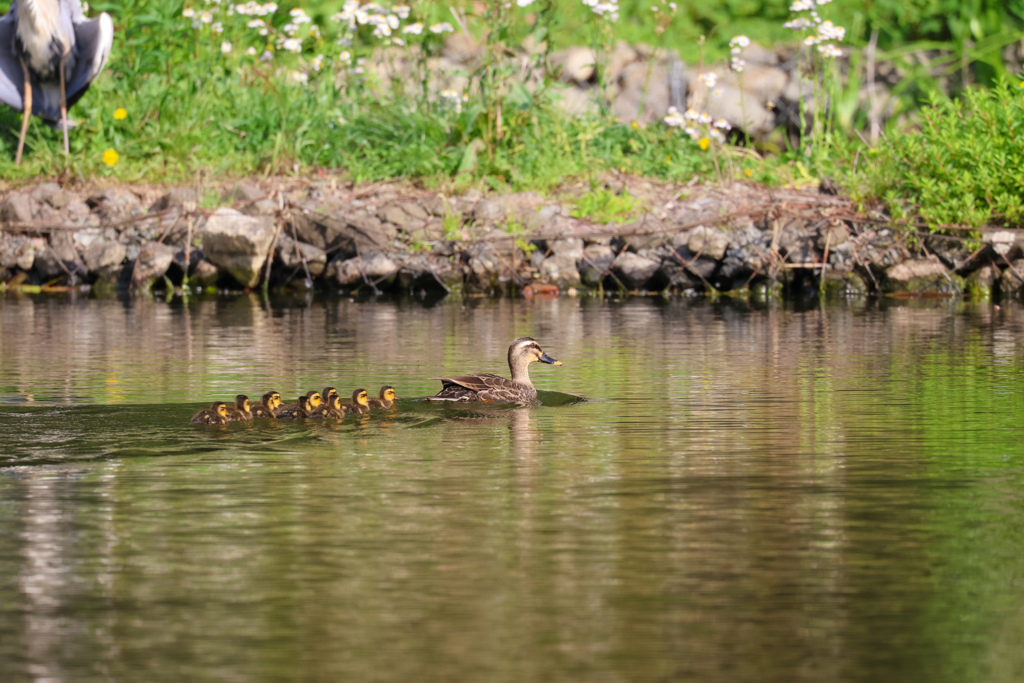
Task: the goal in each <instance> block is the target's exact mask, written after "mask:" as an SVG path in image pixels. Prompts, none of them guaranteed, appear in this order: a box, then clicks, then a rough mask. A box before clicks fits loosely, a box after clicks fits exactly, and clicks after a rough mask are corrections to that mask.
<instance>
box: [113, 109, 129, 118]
mask: <svg viewBox="0 0 1024 683" xmlns="http://www.w3.org/2000/svg"><path fill="white" fill-rule="evenodd" d="M114 118H115V119H117V120H118V121H120V120H121V119H125V118H128V112H127V111H126V110H125V108H124V107H118V108H117V109H115V110H114Z"/></svg>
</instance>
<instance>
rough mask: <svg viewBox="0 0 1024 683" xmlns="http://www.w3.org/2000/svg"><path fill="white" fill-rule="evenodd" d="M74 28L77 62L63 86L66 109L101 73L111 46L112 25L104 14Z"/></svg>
mask: <svg viewBox="0 0 1024 683" xmlns="http://www.w3.org/2000/svg"><path fill="white" fill-rule="evenodd" d="M74 27H75V47H76V49H77V50H78V60H77V61H76V62H75V70H74V73H72V74H71V79H70V81H69V82H68V84H67V100H68V108H70V107H71V105H73V104H74V103H75V102H77V101H78V100H79V99H80V98H81V97H82V95H84V94H85V91H86V90H88V89H89V86H90V85H91V84H92V82H93V79H95V78H96V76H98V75H99V73H100V71H102V70H103V66H104V65H105V64H106V63H107V56H108V55H110V46H111V45H113V44H114V22H112V21H111V20H110V15H109V14H107V13H106V12H103V13H102V14H100V15H99V16H98V17H96V18H95V19H86V20H84V21H80V22H78V23H75V24H74Z"/></svg>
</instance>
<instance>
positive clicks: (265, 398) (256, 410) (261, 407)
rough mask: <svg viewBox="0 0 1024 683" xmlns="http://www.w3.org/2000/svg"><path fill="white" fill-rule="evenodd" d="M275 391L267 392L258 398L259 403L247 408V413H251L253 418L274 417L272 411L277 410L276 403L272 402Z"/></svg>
mask: <svg viewBox="0 0 1024 683" xmlns="http://www.w3.org/2000/svg"><path fill="white" fill-rule="evenodd" d="M276 393H277V392H275V391H268V392H267V393H265V394H263V395H262V396H260V402H259V403H257V404H256V405H254V406H249V412H250V413H252V416H253V417H275V415H274V411H275V410H276V409H277V402H276V401H275V400H274V394H276Z"/></svg>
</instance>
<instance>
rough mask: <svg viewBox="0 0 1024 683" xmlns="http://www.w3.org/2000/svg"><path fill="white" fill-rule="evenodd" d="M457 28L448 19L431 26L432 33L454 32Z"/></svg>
mask: <svg viewBox="0 0 1024 683" xmlns="http://www.w3.org/2000/svg"><path fill="white" fill-rule="evenodd" d="M454 30H455V28H454V27H453V26H452V25H451V24H449V23H448V22H447V21H442V22H441V23H440V24H434V25H433V26H431V27H430V32H431V33H438V34H440V33H452V32H453V31H454Z"/></svg>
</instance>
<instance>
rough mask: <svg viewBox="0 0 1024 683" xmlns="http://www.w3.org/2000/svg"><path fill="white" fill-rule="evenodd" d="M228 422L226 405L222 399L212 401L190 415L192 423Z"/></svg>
mask: <svg viewBox="0 0 1024 683" xmlns="http://www.w3.org/2000/svg"><path fill="white" fill-rule="evenodd" d="M227 423H228V406H227V404H226V403H224V401H214V402H213V403H212V404H211V405H210V407H209V408H204V409H203V410H200V411H199V412H198V413H196V414H195V415H193V416H192V424H194V425H224V424H227Z"/></svg>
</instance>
